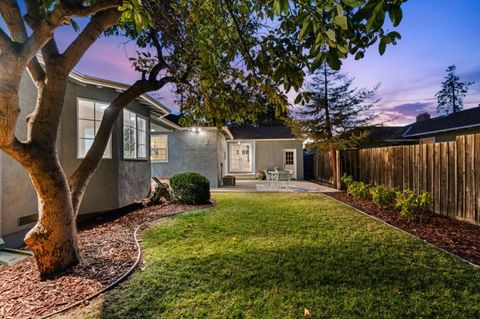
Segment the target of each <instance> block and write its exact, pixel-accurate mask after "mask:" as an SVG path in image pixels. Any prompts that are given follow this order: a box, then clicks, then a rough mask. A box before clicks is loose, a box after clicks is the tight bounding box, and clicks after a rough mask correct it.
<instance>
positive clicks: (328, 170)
mask: <svg viewBox="0 0 480 319" xmlns="http://www.w3.org/2000/svg"><path fill="white" fill-rule="evenodd" d="M313 172H314V175H315V179H317V180H319V181H320V182H323V183H328V184H333V173H332V166H331V164H330V159H329V157H328V153H318V154H315V157H314V160H313Z"/></svg>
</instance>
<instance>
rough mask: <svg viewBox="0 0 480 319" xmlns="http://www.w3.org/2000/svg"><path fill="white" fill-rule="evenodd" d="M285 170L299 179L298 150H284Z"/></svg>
mask: <svg viewBox="0 0 480 319" xmlns="http://www.w3.org/2000/svg"><path fill="white" fill-rule="evenodd" d="M283 170H285V171H290V172H292V173H293V175H292V177H293V178H295V179H296V178H297V150H296V149H284V150H283Z"/></svg>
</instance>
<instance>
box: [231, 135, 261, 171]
mask: <svg viewBox="0 0 480 319" xmlns="http://www.w3.org/2000/svg"><path fill="white" fill-rule="evenodd" d="M237 144H249V145H250V148H249V154H248V157H249V162H250V167H249V170H247V171H232V153H231V150H232V148H231V147H230V146H229V145H227V158H228V173H229V174H255V141H253V140H246V141H242V142H240V141H238V142H237V143H234V144H233V145H237Z"/></svg>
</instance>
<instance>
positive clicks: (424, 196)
mask: <svg viewBox="0 0 480 319" xmlns="http://www.w3.org/2000/svg"><path fill="white" fill-rule="evenodd" d="M431 204H432V195H431V194H430V193H428V192H422V193H421V194H420V195H417V194H415V193H414V192H413V191H411V190H409V189H407V190H404V191H403V192H397V200H396V203H395V206H396V207H398V208H400V214H401V215H402V216H403V217H406V218H417V217H418V218H422V217H423V214H424V213H425V211H426V210H427V208H428V206H429V205H431Z"/></svg>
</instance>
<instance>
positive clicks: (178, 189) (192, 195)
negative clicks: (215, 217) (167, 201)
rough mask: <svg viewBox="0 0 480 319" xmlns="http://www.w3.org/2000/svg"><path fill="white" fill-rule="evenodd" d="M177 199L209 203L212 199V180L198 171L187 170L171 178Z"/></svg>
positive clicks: (194, 202) (195, 202)
mask: <svg viewBox="0 0 480 319" xmlns="http://www.w3.org/2000/svg"><path fill="white" fill-rule="evenodd" d="M170 186H171V187H172V191H173V196H174V198H175V200H177V201H179V202H182V203H185V204H191V205H195V204H207V203H208V202H209V201H210V182H209V180H208V179H207V178H206V177H205V176H203V175H200V174H198V173H194V172H186V173H180V174H176V175H174V176H172V177H171V178H170Z"/></svg>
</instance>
